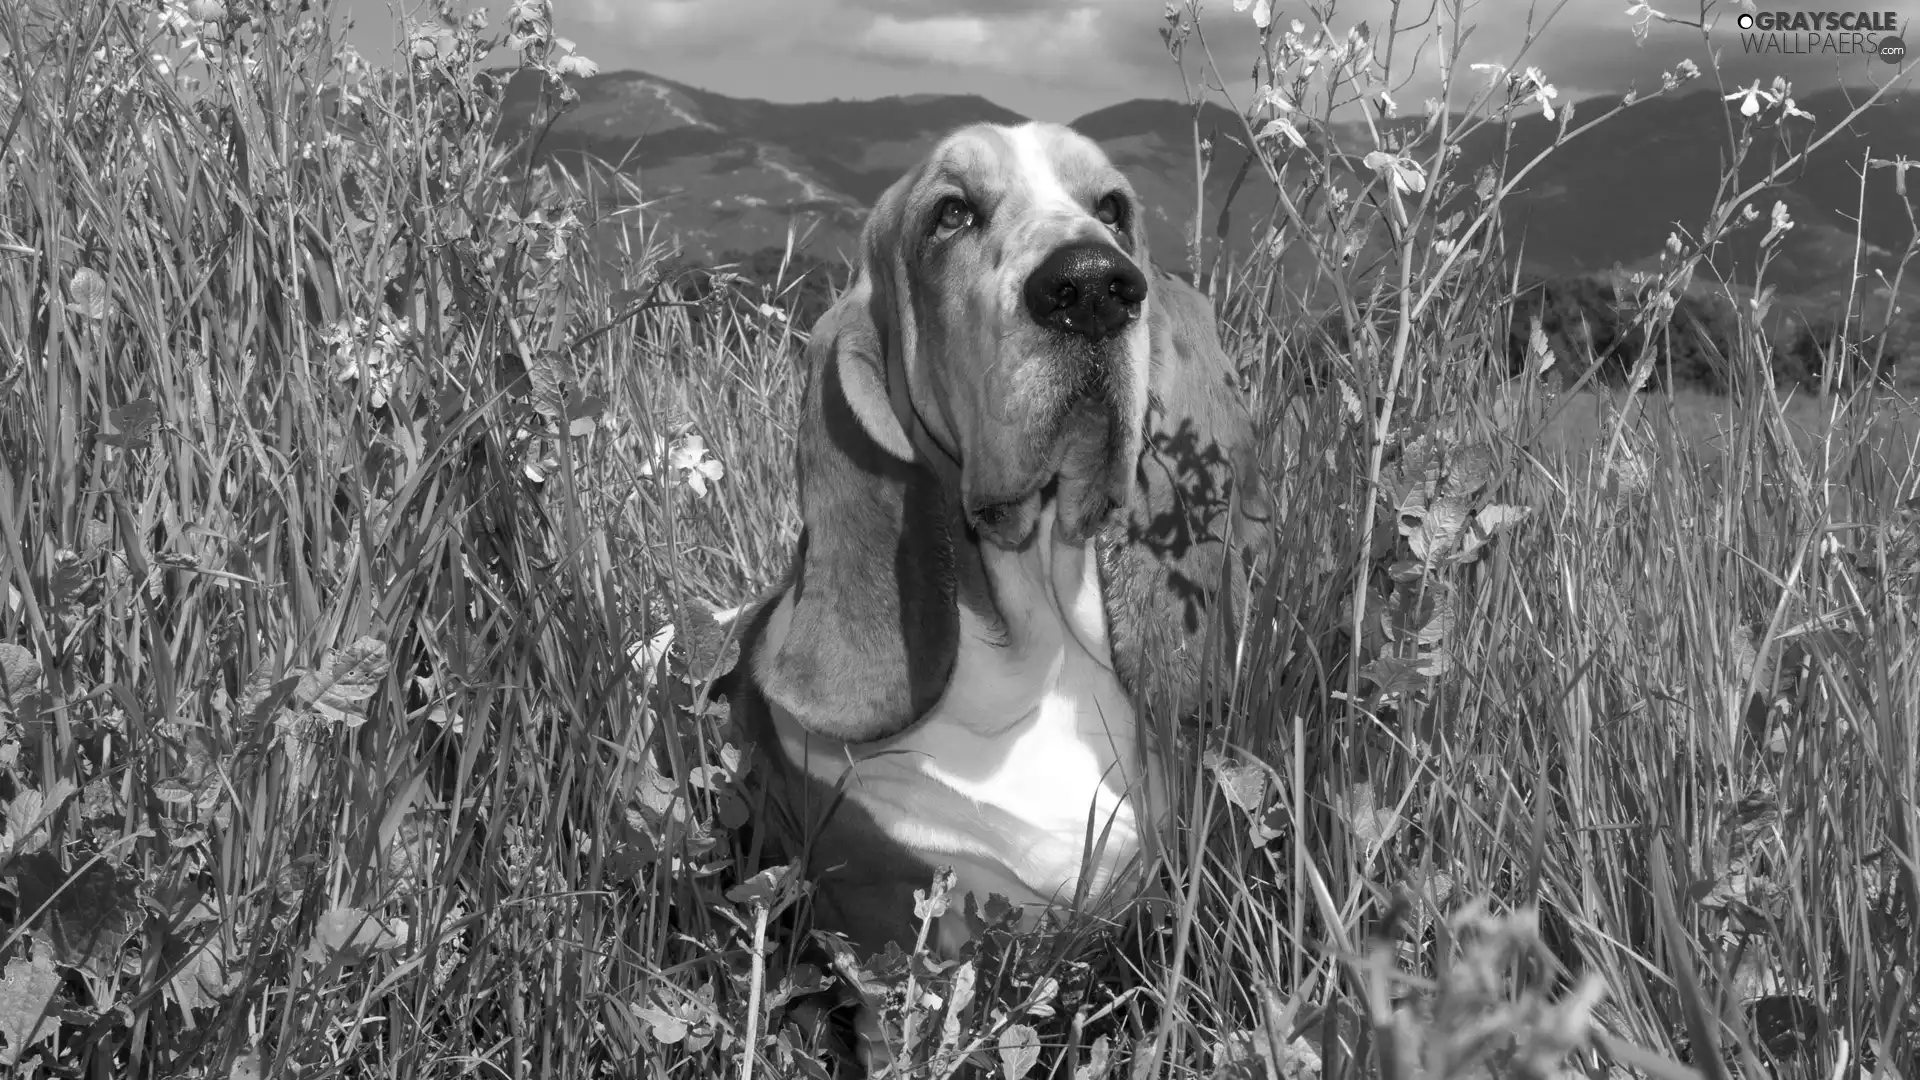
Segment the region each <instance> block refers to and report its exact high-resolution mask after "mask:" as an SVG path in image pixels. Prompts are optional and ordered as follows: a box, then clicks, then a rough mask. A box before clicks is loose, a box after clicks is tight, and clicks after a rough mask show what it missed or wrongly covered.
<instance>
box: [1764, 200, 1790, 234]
mask: <svg viewBox="0 0 1920 1080" xmlns="http://www.w3.org/2000/svg"><path fill="white" fill-rule="evenodd" d="M1791 228H1793V219H1792V218H1790V217H1788V216H1787V204H1786V203H1783V202H1776V203H1774V204H1773V222H1772V224H1771V226H1770V227H1769V228H1768V229H1767V235H1765V236H1763V237H1761V238H1760V243H1762V244H1770V243H1772V242H1773V241H1774V238H1775V237H1778V236H1780V235H1781V234H1783V233H1785V232H1786V231H1787V230H1788V229H1791Z"/></svg>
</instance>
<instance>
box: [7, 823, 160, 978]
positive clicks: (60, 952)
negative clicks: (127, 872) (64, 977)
mask: <svg viewBox="0 0 1920 1080" xmlns="http://www.w3.org/2000/svg"><path fill="white" fill-rule="evenodd" d="M12 869H13V872H14V873H15V874H17V875H18V881H17V887H18V889H19V897H20V907H21V909H22V912H23V917H31V916H32V915H33V913H34V912H35V911H39V910H40V909H41V907H42V905H46V911H45V912H44V913H43V914H42V915H41V916H40V918H39V920H38V925H39V926H40V927H41V928H42V929H43V932H42V933H41V934H40V935H39V936H40V939H41V940H42V941H43V942H45V943H46V945H47V950H46V952H47V956H48V958H49V959H50V960H51V962H52V963H54V964H56V965H58V966H60V967H68V968H73V969H75V970H78V971H84V972H86V973H88V974H90V975H93V976H96V977H100V978H105V977H107V976H109V975H111V974H112V972H113V971H114V970H115V969H116V968H118V967H119V965H120V948H121V946H122V945H125V944H126V941H127V939H128V938H129V937H131V936H132V935H133V932H134V931H135V930H138V929H139V928H140V920H141V909H140V901H139V897H138V894H137V893H136V891H135V883H134V881H133V879H132V878H131V877H122V876H121V874H120V873H119V871H118V870H117V869H116V868H115V867H114V866H113V865H112V864H110V863H108V862H107V861H106V860H104V859H102V860H99V861H96V862H93V863H91V864H88V865H86V866H85V868H84V869H82V870H80V871H78V872H76V873H73V874H68V873H67V871H65V870H63V869H61V867H60V862H59V860H58V859H56V858H54V856H53V855H52V854H51V853H48V852H41V853H39V854H35V855H29V856H27V857H25V858H23V859H21V860H19V861H18V862H17V863H14V864H13V868H12ZM49 900H51V901H52V903H51V904H48V901H49Z"/></svg>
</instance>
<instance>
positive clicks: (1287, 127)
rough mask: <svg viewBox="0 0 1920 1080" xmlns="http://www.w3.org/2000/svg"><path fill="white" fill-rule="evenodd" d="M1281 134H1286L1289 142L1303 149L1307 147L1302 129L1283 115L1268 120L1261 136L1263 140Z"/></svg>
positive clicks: (1261, 130)
mask: <svg viewBox="0 0 1920 1080" xmlns="http://www.w3.org/2000/svg"><path fill="white" fill-rule="evenodd" d="M1279 136H1284V137H1285V138H1286V140H1287V141H1288V142H1290V143H1292V144H1293V145H1295V146H1297V147H1299V148H1300V149H1302V150H1305V149H1306V148H1307V140H1306V139H1305V138H1303V137H1302V136H1301V134H1300V129H1299V128H1296V127H1294V126H1293V122H1292V121H1290V120H1287V119H1285V118H1282V117H1274V118H1273V119H1272V120H1269V121H1267V124H1266V126H1265V127H1263V128H1261V129H1260V138H1261V139H1262V140H1265V139H1272V138H1275V137H1279Z"/></svg>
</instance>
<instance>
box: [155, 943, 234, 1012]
mask: <svg viewBox="0 0 1920 1080" xmlns="http://www.w3.org/2000/svg"><path fill="white" fill-rule="evenodd" d="M230 986H231V982H230V979H229V977H228V975H227V949H226V943H225V940H224V939H223V938H222V937H221V936H220V932H219V930H218V929H217V928H216V929H215V930H214V932H213V933H212V934H211V935H209V936H208V938H207V940H206V941H204V942H202V943H201V944H200V945H198V946H196V947H194V948H193V949H192V951H191V952H189V953H188V954H187V956H186V958H185V961H184V962H183V963H181V964H180V966H179V967H178V968H177V969H175V970H174V973H173V977H172V978H171V979H168V980H167V992H168V996H169V997H171V998H172V1000H173V1003H174V1004H175V1005H178V1006H180V1015H181V1017H182V1019H183V1020H184V1021H185V1022H186V1026H187V1029H188V1030H189V1031H191V1030H193V1027H194V1020H193V1013H194V1010H195V1009H215V1008H219V1006H220V999H221V998H222V997H223V996H225V995H226V993H227V991H228V989H229V988H230Z"/></svg>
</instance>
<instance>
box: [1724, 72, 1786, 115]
mask: <svg viewBox="0 0 1920 1080" xmlns="http://www.w3.org/2000/svg"><path fill="white" fill-rule="evenodd" d="M1735 98H1739V99H1741V101H1740V115H1741V116H1759V115H1760V110H1761V109H1762V108H1763V107H1764V106H1763V104H1762V101H1761V99H1763V98H1764V99H1765V104H1766V105H1771V104H1773V101H1774V98H1773V95H1772V94H1770V93H1768V92H1767V91H1765V90H1762V89H1760V80H1759V79H1755V80H1753V85H1752V86H1749V87H1747V88H1746V89H1745V90H1735V91H1734V92H1733V93H1731V94H1728V95H1727V96H1726V99H1725V100H1727V101H1732V100H1733V99H1735Z"/></svg>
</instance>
